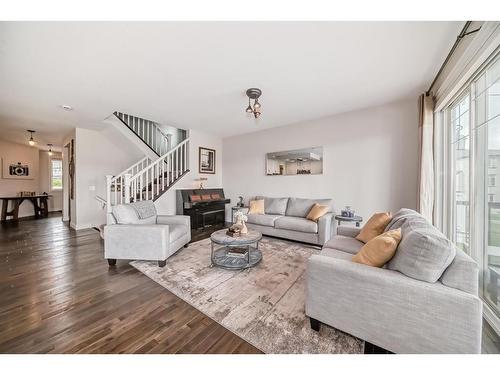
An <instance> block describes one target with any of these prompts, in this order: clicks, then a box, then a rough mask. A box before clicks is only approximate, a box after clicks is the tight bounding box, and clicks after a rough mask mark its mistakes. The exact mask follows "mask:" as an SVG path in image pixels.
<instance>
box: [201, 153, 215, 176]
mask: <svg viewBox="0 0 500 375" xmlns="http://www.w3.org/2000/svg"><path fill="white" fill-rule="evenodd" d="M198 160H199V173H208V174H215V150H212V149H211V148H205V147H200V148H199V158H198Z"/></svg>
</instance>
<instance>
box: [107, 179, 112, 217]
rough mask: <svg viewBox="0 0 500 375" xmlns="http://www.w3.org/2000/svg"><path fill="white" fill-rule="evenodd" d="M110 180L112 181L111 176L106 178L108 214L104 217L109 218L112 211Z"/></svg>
mask: <svg viewBox="0 0 500 375" xmlns="http://www.w3.org/2000/svg"><path fill="white" fill-rule="evenodd" d="M112 179H113V176H111V175H107V176H106V212H107V213H108V215H106V216H109V214H111V211H112V208H111V180H112ZM107 220H108V219H107ZM107 220H106V222H107ZM108 224H109V223H108Z"/></svg>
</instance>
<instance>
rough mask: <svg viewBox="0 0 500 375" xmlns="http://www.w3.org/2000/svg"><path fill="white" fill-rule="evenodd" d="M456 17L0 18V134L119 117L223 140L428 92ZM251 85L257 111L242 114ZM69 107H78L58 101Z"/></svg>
mask: <svg viewBox="0 0 500 375" xmlns="http://www.w3.org/2000/svg"><path fill="white" fill-rule="evenodd" d="M462 26H463V22H102V23H99V22H80V23H79V22H0V130H1V133H0V137H3V138H11V139H12V140H18V141H25V140H26V138H27V133H25V132H24V130H26V129H34V130H37V134H36V136H37V137H38V139H39V141H40V143H54V144H60V142H62V139H63V137H64V136H65V135H66V134H67V133H68V132H69V130H70V129H72V128H74V127H85V128H91V129H93V128H101V127H103V126H106V125H105V124H104V123H103V119H105V118H106V117H107V116H109V115H110V114H111V113H112V112H113V111H117V110H118V111H121V112H125V113H129V114H133V115H136V116H139V117H143V118H147V119H151V120H154V121H157V122H160V123H163V124H167V125H172V126H177V127H181V128H192V129H199V130H203V131H206V132H209V133H213V134H216V135H220V136H223V137H226V136H231V135H236V134H242V133H246V132H252V131H256V130H261V129H265V128H269V127H275V126H283V125H288V124H292V123H297V122H301V121H306V120H310V119H316V118H322V117H326V116H329V115H333V114H336V113H340V112H346V111H351V110H355V109H359V108H365V107H370V106H374V105H378V104H383V103H387V102H391V101H395V100H399V99H403V98H415V101H416V97H417V95H418V94H419V93H421V92H422V91H424V90H425V89H426V88H427V87H428V86H429V84H430V82H431V81H432V79H433V78H434V76H435V74H436V72H437V71H438V69H439V67H440V65H441V64H442V62H443V61H444V59H445V57H446V55H447V53H448V52H449V50H450V48H451V46H452V45H453V42H454V41H455V38H456V36H457V34H458V33H459V31H460V29H461V28H462ZM249 87H259V88H261V89H262V91H263V94H262V97H261V99H260V101H261V103H262V116H261V117H260V118H259V119H258V120H255V119H253V118H249V117H248V115H247V114H246V113H245V107H246V106H247V98H246V96H245V91H246V89H247V88H249ZM61 105H70V106H72V107H73V108H74V110H73V111H65V110H63V109H62V108H61V107H60V106H61Z"/></svg>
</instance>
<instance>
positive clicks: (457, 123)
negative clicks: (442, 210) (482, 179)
mask: <svg viewBox="0 0 500 375" xmlns="http://www.w3.org/2000/svg"><path fill="white" fill-rule="evenodd" d="M469 117H470V96H469V94H468V93H467V94H466V95H464V96H462V97H461V98H460V99H459V100H457V101H456V102H455V103H454V104H452V105H451V106H450V108H449V109H448V118H449V119H450V123H449V126H451V134H452V137H451V140H450V141H451V152H452V158H451V160H453V166H454V178H453V185H454V190H455V193H454V197H453V200H454V204H453V207H452V209H453V224H452V230H453V239H454V241H455V243H456V245H457V246H458V247H460V248H461V249H462V250H463V251H465V252H467V253H468V252H469V243H470V222H469V202H470V195H469V179H470V176H469V164H470V145H469V144H470V137H469V133H470V129H469V124H470V121H469Z"/></svg>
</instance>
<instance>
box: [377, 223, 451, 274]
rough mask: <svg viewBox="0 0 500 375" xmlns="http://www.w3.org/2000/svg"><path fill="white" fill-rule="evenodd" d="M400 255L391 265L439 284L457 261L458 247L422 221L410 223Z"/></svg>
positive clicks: (400, 270)
mask: <svg viewBox="0 0 500 375" xmlns="http://www.w3.org/2000/svg"><path fill="white" fill-rule="evenodd" d="M401 230H402V239H401V242H400V243H399V247H398V250H397V251H396V255H394V257H393V258H392V259H391V261H390V262H389V263H388V264H387V267H388V268H389V269H392V270H395V271H399V272H401V273H403V274H405V275H406V276H409V277H412V278H414V279H417V280H422V281H427V282H429V283H435V282H436V281H438V280H439V278H440V277H441V275H442V274H443V272H444V271H445V270H446V268H447V267H448V266H449V265H450V263H451V262H452V261H453V258H455V246H454V245H453V243H451V241H449V240H448V239H447V238H446V237H445V236H444V235H443V234H442V233H441V232H440V231H438V230H437V229H436V228H435V227H433V226H432V225H430V224H429V223H426V222H423V221H421V220H415V221H411V220H406V221H405V223H404V224H403V226H402V227H401Z"/></svg>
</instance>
